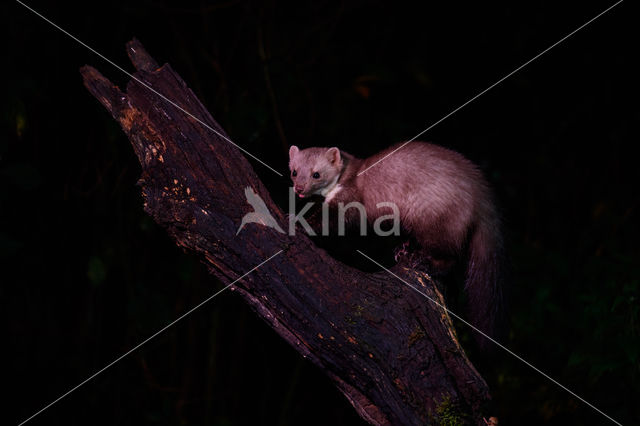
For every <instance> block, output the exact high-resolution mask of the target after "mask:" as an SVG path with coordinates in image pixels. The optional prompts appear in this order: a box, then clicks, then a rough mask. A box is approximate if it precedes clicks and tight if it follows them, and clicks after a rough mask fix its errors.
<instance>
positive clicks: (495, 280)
mask: <svg viewBox="0 0 640 426" xmlns="http://www.w3.org/2000/svg"><path fill="white" fill-rule="evenodd" d="M398 148H399V145H395V146H392V147H390V148H388V149H386V150H383V151H382V152H379V153H378V154H375V155H373V156H371V157H369V158H366V159H360V158H356V157H354V156H353V155H350V154H348V153H346V152H344V151H341V150H340V149H338V148H335V147H334V148H307V149H303V150H300V149H299V148H298V147H296V146H292V147H291V148H290V149H289V168H290V170H291V179H292V180H293V183H294V190H295V193H296V194H297V195H298V196H299V197H301V198H304V197H308V196H311V195H321V196H323V197H325V198H324V201H325V203H329V207H335V206H339V205H340V203H343V205H346V204H348V203H350V202H359V203H361V204H362V205H364V208H365V210H366V213H367V220H368V221H369V222H370V223H373V222H374V221H375V220H376V219H377V218H378V217H380V216H381V215H386V214H388V213H389V211H388V210H387V211H385V210H384V209H379V208H378V207H377V206H378V203H385V202H386V203H388V202H391V203H394V204H395V205H396V206H397V207H398V211H399V216H400V224H401V227H402V230H403V231H404V232H406V233H407V234H408V235H410V236H411V237H412V238H413V239H414V240H415V241H416V242H417V243H418V244H419V246H420V250H419V253H420V255H421V257H422V258H424V259H425V260H426V261H427V262H428V264H430V265H431V267H432V268H436V269H438V268H443V265H449V264H450V263H449V260H454V259H465V260H466V261H467V268H466V283H465V292H466V294H467V304H468V309H469V315H470V320H471V321H470V322H471V323H472V324H473V325H475V326H476V327H478V328H479V329H480V330H482V331H483V332H485V333H487V334H488V335H490V336H492V337H494V336H495V335H496V331H497V329H498V328H499V326H500V325H501V322H502V320H503V317H502V316H503V305H504V301H503V295H502V285H501V284H502V283H501V278H502V277H501V273H502V271H501V269H502V267H501V266H502V261H503V254H502V237H501V231H500V220H499V217H498V214H497V212H496V209H495V207H494V204H493V201H492V196H491V191H490V190H489V185H488V184H487V181H486V180H485V178H484V177H483V175H482V173H481V172H480V170H479V169H478V167H476V166H475V165H474V164H473V163H472V162H471V161H469V160H467V159H466V158H465V157H463V156H462V155H461V154H458V153H457V152H454V151H451V150H449V149H446V148H443V147H440V146H437V145H433V144H429V143H424V142H411V143H409V144H407V145H406V146H404V147H402V148H401V149H398ZM396 149H398V150H397V151H396V152H393V151H395V150H396ZM387 156H388V157H387ZM385 157H386V158H385ZM346 219H347V221H350V220H352V219H353V218H349V217H347V218H346ZM443 260H444V262H443ZM444 268H445V269H446V267H444ZM478 341H479V343H480V344H481V346H482V347H485V348H486V344H487V343H488V342H487V341H486V339H484V338H481V337H480V336H478Z"/></svg>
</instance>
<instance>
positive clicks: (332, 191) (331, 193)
mask: <svg viewBox="0 0 640 426" xmlns="http://www.w3.org/2000/svg"><path fill="white" fill-rule="evenodd" d="M341 189H342V185H334V186H333V187H332V188H331V189H329V191H327V193H326V194H324V202H325V203H328V202H329V201H331V200H332V199H333V197H335V196H336V195H337V194H338V192H340V190H341Z"/></svg>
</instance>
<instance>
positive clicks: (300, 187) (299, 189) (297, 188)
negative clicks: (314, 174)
mask: <svg viewBox="0 0 640 426" xmlns="http://www.w3.org/2000/svg"><path fill="white" fill-rule="evenodd" d="M293 188H294V189H295V191H296V192H297V193H298V194H300V193H301V192H302V191H304V187H303V186H300V185H295V186H294V187H293Z"/></svg>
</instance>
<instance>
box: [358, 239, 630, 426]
mask: <svg viewBox="0 0 640 426" xmlns="http://www.w3.org/2000/svg"><path fill="white" fill-rule="evenodd" d="M356 251H357V252H358V253H360V254H361V255H362V256H364V257H366V258H367V259H369V260H370V261H371V262H373V263H375V264H376V265H378V266H379V267H380V268H382V269H384V270H385V271H387V272H388V273H390V274H391V275H393V276H394V277H396V278H397V279H399V280H400V281H402V282H403V283H404V284H406V285H407V286H409V287H411V288H412V289H413V290H415V291H416V292H418V293H420V294H421V295H422V296H424V297H426V298H427V299H429V300H430V301H431V302H433V303H434V304H435V305H437V306H438V307H439V308H441V309H444V310H445V311H447V312H448V313H449V314H450V315H451V316H453V317H455V318H457V319H458V320H460V321H462V322H463V323H464V324H466V325H468V326H469V327H471V328H472V329H473V330H474V331H476V332H478V333H480V334H482V335H483V336H484V337H486V338H487V339H489V340H491V341H492V342H493V343H495V344H496V345H497V346H498V347H500V348H502V349H504V350H505V351H506V352H508V353H510V354H511V355H513V356H514V357H515V358H516V359H518V360H520V361H521V362H523V363H524V364H526V365H528V366H529V367H531V368H532V369H534V370H535V371H537V372H538V373H540V374H541V375H542V376H544V377H546V378H547V379H548V380H550V381H551V382H553V383H555V384H556V385H558V386H560V387H561V388H562V389H564V390H565V391H567V392H569V393H570V394H571V395H573V396H574V397H576V398H578V399H579V400H580V401H582V402H584V403H585V404H587V405H588V406H589V407H591V408H593V409H594V410H596V411H597V412H598V413H600V414H602V415H603V416H605V417H606V418H607V419H609V420H611V421H612V422H613V423H615V424H617V425H620V426H622V423H620V422H618V421H616V420H614V419H613V418H611V417H610V416H608V415H607V414H606V413H605V412H604V411H602V410H600V409H599V408H598V407H596V406H595V405H593V404H591V403H590V402H589V401H587V400H586V399H584V398H582V397H581V396H580V395H578V394H576V393H575V392H573V391H572V390H571V389H569V388H567V387H566V386H564V385H563V384H562V383H560V382H558V381H557V380H555V379H554V378H552V377H551V376H549V375H548V374H546V373H545V372H544V371H542V370H540V369H539V368H537V367H536V366H535V365H533V364H531V363H530V362H528V361H527V360H525V359H524V358H522V357H521V356H520V355H518V354H516V353H515V352H513V351H512V350H510V349H509V348H507V347H506V346H504V345H502V344H501V343H500V342H498V341H497V340H495V339H493V338H492V337H490V336H488V335H487V334H486V333H484V332H483V331H482V330H480V329H478V328H477V327H476V326H474V325H473V324H471V323H470V322H468V321H466V320H465V319H464V318H462V317H461V316H460V315H458V314H456V313H455V312H452V311H451V310H450V309H449V308H447V307H446V306H444V305H442V304H441V303H439V302H438V301H437V300H435V299H433V298H431V297H429V296H428V295H427V294H426V293H424V292H422V291H420V289H418V288H417V287H415V286H413V285H411V284H409V283H408V282H407V281H405V280H403V279H402V278H400V277H399V276H397V275H396V274H394V273H393V272H391V271H390V270H389V269H387V268H385V267H384V266H382V265H381V264H380V263H378V262H376V261H375V260H373V259H372V258H370V257H369V256H367V255H366V254H364V253H363V252H361V251H360V250H356Z"/></svg>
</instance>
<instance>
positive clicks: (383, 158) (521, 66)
mask: <svg viewBox="0 0 640 426" xmlns="http://www.w3.org/2000/svg"><path fill="white" fill-rule="evenodd" d="M623 1H624V0H618V2H616V3H614V4H613V5H611V6H609V7H608V8H606V9H605V10H603V11H602V12H600V13H599V14H597V15H596V16H594V17H593V18H591V19H590V20H588V21H587V22H585V23H584V24H582V25H580V26H579V27H578V28H576V29H575V30H573V31H571V32H570V33H569V34H567V35H566V36H564V37H562V38H561V39H560V40H558V41H556V42H555V43H553V44H552V45H551V46H549V47H547V48H546V49H544V50H543V51H542V52H540V53H538V54H537V55H536V56H534V57H533V58H531V59H529V60H528V61H527V62H525V63H524V64H522V65H520V66H519V67H518V68H516V69H515V70H513V71H511V72H510V73H509V74H507V75H505V76H504V77H502V78H501V79H500V80H498V81H496V82H495V83H493V84H492V85H491V86H489V87H487V88H486V89H484V90H483V91H482V92H480V93H478V94H477V95H475V96H474V97H473V98H471V99H469V100H468V101H467V102H465V103H463V104H462V105H460V106H459V107H458V108H456V109H454V110H453V111H451V112H450V113H449V114H447V115H445V116H444V117H442V118H441V119H440V120H438V121H436V122H435V123H433V124H432V125H430V126H429V127H427V128H426V129H424V130H423V131H421V132H420V133H418V134H417V135H415V136H414V137H412V138H411V139H409V140H408V141H406V142H404V143H403V144H402V145H400V146H399V147H397V148H396V149H394V150H393V151H391V152H390V153H388V154H387V155H385V156H384V157H382V158H381V159H379V160H378V161H376V162H375V163H373V164H372V165H370V166H369V167H367V168H366V169H364V170H363V171H361V172H360V173H358V176H360V175H361V174H363V173H364V172H366V171H367V170H369V169H370V168H372V167H373V166H375V165H376V164H378V163H380V162H381V161H383V160H385V159H386V158H388V157H389V156H391V155H393V154H395V153H396V152H397V151H399V150H401V149H402V148H404V147H405V146H406V145H408V144H409V143H411V142H413V141H414V140H416V139H418V138H419V137H420V136H422V135H423V134H425V133H427V132H428V131H429V130H431V129H432V128H434V127H435V126H437V125H438V124H440V123H441V122H443V121H444V120H446V119H447V118H449V117H451V116H452V115H453V114H455V113H456V112H458V111H460V110H461V109H462V108H464V107H466V106H467V105H469V104H470V103H471V102H473V101H475V100H476V99H478V98H479V97H480V96H482V95H484V94H485V93H487V92H488V91H489V90H491V89H493V88H494V87H496V86H497V85H498V84H500V83H502V82H503V81H505V80H506V79H508V78H509V77H511V76H512V75H513V74H515V73H517V72H518V71H520V70H521V69H522V68H524V67H526V66H527V65H529V64H530V63H531V62H533V61H535V60H536V59H538V58H539V57H540V56H542V55H544V54H545V53H547V52H548V51H550V50H551V49H553V48H554V47H556V46H557V45H559V44H560V43H562V42H563V41H565V40H566V39H568V38H569V37H571V36H572V35H574V34H575V33H577V32H578V31H580V30H581V29H583V28H584V27H586V26H587V25H589V24H590V23H592V22H593V21H595V20H596V19H598V18H599V17H601V16H602V15H604V14H605V13H607V12H608V11H610V10H611V9H613V8H614V7H616V6H617V5H619V4H620V3H622V2H623Z"/></svg>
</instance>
